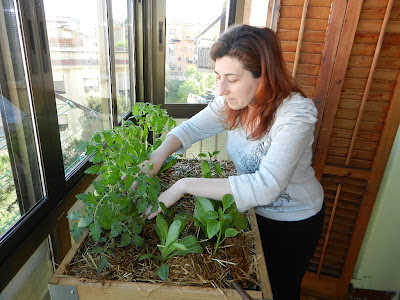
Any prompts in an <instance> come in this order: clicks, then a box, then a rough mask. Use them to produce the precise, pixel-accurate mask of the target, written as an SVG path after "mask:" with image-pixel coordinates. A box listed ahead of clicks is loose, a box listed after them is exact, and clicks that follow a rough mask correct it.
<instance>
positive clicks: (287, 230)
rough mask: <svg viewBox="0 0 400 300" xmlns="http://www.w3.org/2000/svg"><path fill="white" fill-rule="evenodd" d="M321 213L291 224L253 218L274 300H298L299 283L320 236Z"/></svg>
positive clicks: (258, 217) (259, 217) (260, 217)
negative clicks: (257, 229) (256, 225)
mask: <svg viewBox="0 0 400 300" xmlns="http://www.w3.org/2000/svg"><path fill="white" fill-rule="evenodd" d="M323 210H324V208H322V210H321V211H320V212H319V213H318V214H316V215H315V216H312V217H310V218H308V219H305V220H301V221H293V222H287V221H274V220H270V219H267V218H264V217H262V216H259V215H257V223H258V227H259V231H260V235H261V241H262V245H263V250H264V256H265V260H266V265H267V269H268V276H269V280H270V283H271V288H272V294H273V298H274V300H298V299H300V284H301V280H302V278H303V276H304V273H305V271H306V268H307V264H308V261H309V259H310V258H311V257H312V255H313V253H314V249H315V246H316V245H317V242H318V240H319V238H320V235H321V231H322V224H323Z"/></svg>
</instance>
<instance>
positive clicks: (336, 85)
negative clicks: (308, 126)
mask: <svg viewBox="0 0 400 300" xmlns="http://www.w3.org/2000/svg"><path fill="white" fill-rule="evenodd" d="M273 4H274V3H273V1H271V4H270V11H269V14H268V16H269V17H268V20H267V26H269V25H270V24H271V25H272V27H273V28H274V29H275V30H276V31H277V33H278V36H279V37H280V39H281V43H282V50H283V52H284V57H285V60H286V62H287V65H288V68H289V70H290V71H291V72H292V74H293V75H294V76H295V78H296V80H297V81H298V83H299V84H300V87H301V88H302V89H303V90H304V92H305V93H306V94H307V96H308V97H310V98H312V99H313V100H314V102H315V104H316V106H317V108H318V111H319V121H318V123H317V126H316V131H315V143H314V149H315V153H314V168H315V171H316V174H317V177H318V179H319V180H320V182H321V183H322V185H323V187H324V192H325V220H324V230H323V234H322V237H321V239H320V241H319V244H318V246H317V249H316V251H315V253H314V256H313V258H312V260H311V262H310V264H309V267H308V271H307V273H306V276H305V278H304V280H303V290H304V291H308V292H310V293H313V294H316V295H319V296H322V297H325V298H330V299H343V298H344V296H345V293H346V291H347V289H348V286H349V283H350V280H351V278H352V274H353V270H354V266H355V263H356V261H357V256H358V252H359V250H360V247H361V244H362V240H363V237H364V233H365V230H366V227H367V224H368V220H369V217H370V214H371V211H372V208H373V204H374V201H375V198H376V195H377V192H378V189H379V185H380V182H381V178H382V176H383V172H384V170H385V167H386V162H387V159H388V157H389V154H390V150H391V147H392V143H393V140H394V137H395V134H396V131H397V128H398V126H399V122H400V114H399V113H398V112H399V111H400V59H399V57H400V0H365V1H362V0H348V1H345V0H333V1H331V0H277V1H275V5H273ZM396 112H397V114H396Z"/></svg>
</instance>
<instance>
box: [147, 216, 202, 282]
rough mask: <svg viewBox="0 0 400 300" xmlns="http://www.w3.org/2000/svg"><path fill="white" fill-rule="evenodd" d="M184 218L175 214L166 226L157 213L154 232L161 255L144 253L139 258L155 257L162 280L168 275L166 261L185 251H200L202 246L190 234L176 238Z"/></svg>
mask: <svg viewBox="0 0 400 300" xmlns="http://www.w3.org/2000/svg"><path fill="white" fill-rule="evenodd" d="M185 225H186V218H184V217H181V216H176V217H175V220H174V221H173V222H172V224H171V226H170V227H169V228H168V224H167V222H166V221H165V219H164V218H163V217H162V216H161V215H160V214H158V215H157V221H156V232H157V235H158V237H159V238H160V241H161V242H160V244H159V245H158V248H159V250H160V253H161V256H156V255H153V254H144V255H142V256H141V257H140V258H139V260H144V259H147V258H156V259H158V260H159V261H160V262H161V264H160V267H159V268H158V271H157V273H158V276H159V277H160V278H161V279H162V280H166V279H167V278H168V275H169V267H168V266H167V265H166V263H165V262H166V261H167V260H168V259H169V258H171V257H174V256H178V255H185V254H187V253H202V252H203V248H202V247H201V246H200V245H199V244H198V241H197V238H196V237H195V236H192V235H188V236H185V237H184V238H183V239H181V240H178V238H179V234H180V233H181V232H182V230H183V229H184V228H185Z"/></svg>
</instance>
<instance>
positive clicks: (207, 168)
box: [201, 160, 211, 178]
mask: <svg viewBox="0 0 400 300" xmlns="http://www.w3.org/2000/svg"><path fill="white" fill-rule="evenodd" d="M201 173H202V174H203V177H205V178H211V169H210V166H209V164H208V163H207V162H206V161H204V160H203V161H202V162H201Z"/></svg>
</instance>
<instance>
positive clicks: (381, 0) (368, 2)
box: [363, 0, 400, 8]
mask: <svg viewBox="0 0 400 300" xmlns="http://www.w3.org/2000/svg"><path fill="white" fill-rule="evenodd" d="M387 4H388V0H364V4H363V8H366V7H384V8H386V7H387ZM393 7H394V8H399V7H400V3H399V2H396V1H395V2H394V3H393Z"/></svg>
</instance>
